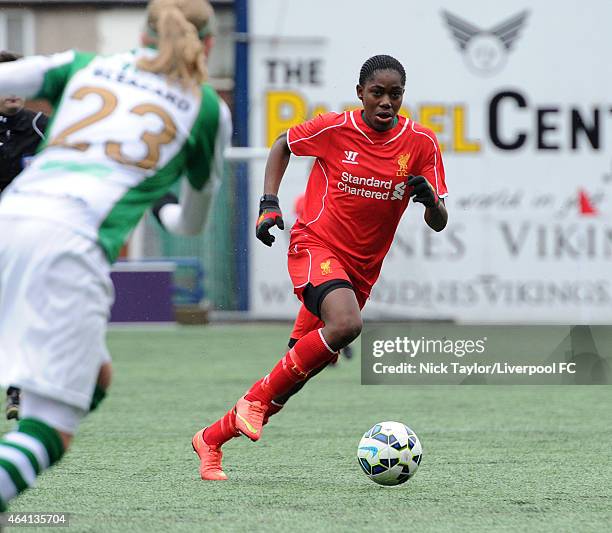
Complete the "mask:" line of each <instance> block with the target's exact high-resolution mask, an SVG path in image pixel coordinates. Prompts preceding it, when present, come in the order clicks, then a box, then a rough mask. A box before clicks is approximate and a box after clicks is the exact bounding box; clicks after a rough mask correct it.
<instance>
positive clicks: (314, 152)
mask: <svg viewBox="0 0 612 533" xmlns="http://www.w3.org/2000/svg"><path fill="white" fill-rule="evenodd" d="M343 121H344V122H346V113H342V114H338V113H325V114H323V115H318V116H316V117H315V118H313V119H312V120H309V121H307V122H303V123H302V124H298V125H297V126H293V128H290V129H289V130H288V131H287V145H288V146H289V150H291V153H292V154H294V155H305V156H312V157H321V158H323V157H325V154H326V152H327V149H328V147H329V145H330V139H329V137H330V135H331V134H332V132H333V131H334V128H335V127H337V126H341V125H342V124H343Z"/></svg>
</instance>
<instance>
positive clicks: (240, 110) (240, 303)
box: [234, 0, 251, 311]
mask: <svg viewBox="0 0 612 533" xmlns="http://www.w3.org/2000/svg"><path fill="white" fill-rule="evenodd" d="M248 3H249V0H236V1H235V3H234V6H235V13H236V34H237V39H236V81H235V85H234V145H235V146H248V145H249V41H248V31H249V27H248V26H249V24H248ZM248 165H249V164H248V163H246V162H243V163H238V165H236V214H237V219H238V223H237V228H236V240H235V242H236V252H237V253H236V289H237V307H238V310H239V311H248V310H249V231H250V228H251V220H250V218H249V174H248V168H249V167H248Z"/></svg>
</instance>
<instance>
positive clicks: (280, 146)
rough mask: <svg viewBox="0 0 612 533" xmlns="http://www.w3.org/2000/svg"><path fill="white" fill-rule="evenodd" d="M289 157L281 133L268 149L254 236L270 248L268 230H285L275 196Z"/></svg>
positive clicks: (270, 240) (286, 145)
mask: <svg viewBox="0 0 612 533" xmlns="http://www.w3.org/2000/svg"><path fill="white" fill-rule="evenodd" d="M290 157H291V151H290V150H289V145H288V144H287V134H286V133H283V134H282V135H279V136H278V137H277V139H276V141H274V144H273V145H272V148H270V154H269V155H268V160H267V162H266V171H265V177H264V194H263V196H262V197H261V199H260V201H259V216H258V217H257V225H256V228H255V235H256V236H257V238H258V239H259V240H260V241H261V242H263V243H264V244H265V245H266V246H272V243H273V242H274V240H275V237H274V235H272V234H271V233H270V229H272V228H273V227H274V226H277V227H278V228H279V229H285V223H284V222H283V214H282V212H281V209H280V205H279V202H278V197H277V194H278V189H279V188H280V184H281V181H282V180H283V176H284V175H285V170H287V165H288V164H289V158H290Z"/></svg>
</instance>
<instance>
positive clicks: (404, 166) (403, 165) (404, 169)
mask: <svg viewBox="0 0 612 533" xmlns="http://www.w3.org/2000/svg"><path fill="white" fill-rule="evenodd" d="M408 161H410V154H400V156H399V157H398V158H397V172H396V175H397V176H400V177H406V176H408Z"/></svg>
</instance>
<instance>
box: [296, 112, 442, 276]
mask: <svg viewBox="0 0 612 533" xmlns="http://www.w3.org/2000/svg"><path fill="white" fill-rule="evenodd" d="M287 144H288V145H289V149H290V150H291V152H292V153H293V154H295V155H299V156H313V157H316V158H317V159H316V161H315V164H314V166H313V168H312V171H311V172H310V176H309V178H308V185H307V187H306V194H305V198H304V205H303V211H302V213H301V214H300V216H299V218H298V221H297V222H296V223H295V225H294V226H293V228H292V230H291V233H292V239H294V238H297V237H301V234H303V235H304V237H306V236H308V237H314V238H315V239H316V240H318V241H320V242H321V243H323V244H325V245H326V246H327V247H328V248H329V249H330V250H332V251H334V252H335V253H336V254H337V255H338V257H339V258H340V259H342V260H343V262H345V263H346V267H347V268H348V269H350V271H351V277H353V278H356V281H357V282H358V283H359V284H360V285H363V284H365V285H367V286H369V287H371V286H372V285H373V284H374V282H375V281H376V280H377V279H378V275H379V274H380V269H381V267H382V263H383V260H384V258H385V255H386V254H387V252H388V251H389V247H390V246H391V243H392V242H393V236H394V235H395V231H396V229H397V226H398V224H399V221H400V219H401V217H402V214H403V213H404V210H405V209H406V207H407V206H408V200H409V196H408V192H409V191H407V190H406V189H407V187H406V181H407V180H408V178H409V177H410V176H424V177H425V178H426V179H427V180H428V181H429V183H431V185H432V186H433V187H434V189H435V190H436V192H437V193H438V196H440V197H441V198H444V197H445V196H446V195H447V189H446V183H445V177H444V166H443V164H442V156H441V153H440V147H439V146H438V141H437V139H436V136H435V135H434V133H433V132H432V131H431V130H429V129H427V128H425V127H424V126H421V125H420V124H417V123H416V122H414V121H413V120H410V119H407V118H405V117H398V122H397V124H396V125H395V126H394V127H393V128H391V129H390V130H388V131H384V132H380V131H377V130H374V129H372V128H370V127H369V126H368V125H367V124H366V123H365V122H364V120H363V118H362V116H361V110H356V111H346V112H344V113H341V114H338V113H326V114H324V115H319V116H318V117H316V118H314V119H312V120H309V121H308V122H304V123H303V124H300V125H298V126H294V127H293V128H291V129H290V130H289V131H288V132H287Z"/></svg>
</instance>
